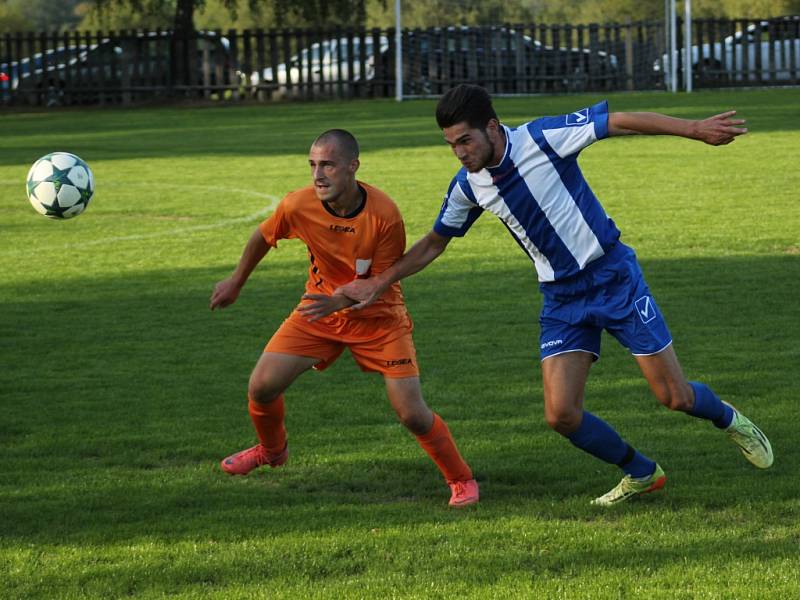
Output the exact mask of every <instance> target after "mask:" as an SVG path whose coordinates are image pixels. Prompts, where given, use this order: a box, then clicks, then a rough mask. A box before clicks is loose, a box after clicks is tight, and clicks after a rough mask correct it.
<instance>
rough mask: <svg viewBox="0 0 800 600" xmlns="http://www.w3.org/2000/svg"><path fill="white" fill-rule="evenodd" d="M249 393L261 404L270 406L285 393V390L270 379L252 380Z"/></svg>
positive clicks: (248, 387)
mask: <svg viewBox="0 0 800 600" xmlns="http://www.w3.org/2000/svg"><path fill="white" fill-rule="evenodd" d="M247 393H248V394H249V395H250V397H251V398H252V399H253V400H254V401H255V402H258V403H259V404H269V403H270V402H272V401H273V400H276V399H277V398H278V396H280V395H281V394H282V393H283V388H282V387H280V386H278V385H276V384H275V382H273V381H271V380H270V379H268V378H256V377H251V378H250V384H249V385H248V386H247Z"/></svg>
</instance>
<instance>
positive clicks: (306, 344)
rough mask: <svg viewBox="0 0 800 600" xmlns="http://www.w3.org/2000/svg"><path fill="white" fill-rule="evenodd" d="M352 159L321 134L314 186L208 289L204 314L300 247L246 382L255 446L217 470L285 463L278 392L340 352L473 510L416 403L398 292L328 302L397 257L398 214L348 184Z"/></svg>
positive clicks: (342, 145)
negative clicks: (302, 286)
mask: <svg viewBox="0 0 800 600" xmlns="http://www.w3.org/2000/svg"><path fill="white" fill-rule="evenodd" d="M358 155H359V149H358V142H357V141H356V139H355V138H354V137H353V136H352V135H351V134H350V133H348V132H347V131H344V130H342V129H331V130H329V131H326V132H325V133H323V134H321V135H320V136H319V137H318V138H317V139H316V140H315V141H314V143H313V144H312V146H311V150H310V151H309V156H308V163H309V166H310V167H311V177H312V181H313V185H310V186H308V187H305V188H303V189H301V190H298V191H295V192H292V193H290V194H288V195H287V196H286V197H285V198H284V199H283V200H282V201H281V202H280V203H279V204H278V207H277V209H276V210H275V212H274V213H273V214H272V216H270V217H269V218H268V219H267V220H266V221H264V222H263V223H261V225H259V227H258V229H257V230H256V231H255V232H253V234H252V236H251V237H250V240H249V241H248V242H247V245H246V246H245V249H244V252H243V254H242V257H241V259H240V260H239V264H238V266H237V267H236V269H235V270H234V272H233V274H232V275H231V276H230V277H228V278H227V279H224V280H222V281H220V282H219V283H217V285H216V287H215V288H214V292H213V294H212V295H211V303H210V307H211V310H214V309H215V308H225V307H227V306H229V305H231V304H233V303H234V302H235V301H236V299H237V297H238V296H239V292H240V291H241V289H242V287H243V286H244V284H245V282H246V281H247V278H248V277H249V276H250V273H251V272H252V271H253V269H255V267H256V266H257V265H258V263H259V262H260V261H261V259H263V258H264V256H266V254H267V252H268V251H269V250H270V248H272V247H275V246H277V243H278V240H281V239H290V238H298V239H300V240H302V241H303V242H304V243H305V244H306V246H307V247H308V256H309V260H310V263H311V264H310V266H309V270H308V281H307V282H306V293H305V294H304V295H303V298H302V300H301V303H300V304H299V305H298V306H297V308H296V309H295V310H294V311H293V312H292V313H291V314H290V315H289V317H288V318H287V319H286V320H285V321H284V322H283V324H282V325H281V326H280V327H279V328H278V330H277V331H276V332H275V334H274V335H273V336H272V339H270V341H269V343H268V344H267V347H266V348H265V350H264V353H263V354H262V355H261V358H260V359H259V360H258V363H257V364H256V366H255V369H253V373H252V375H251V376H250V383H249V386H248V400H249V403H248V408H249V412H250V417H251V418H252V420H253V424H254V425H255V429H256V432H257V434H258V439H259V443H258V444H256V445H255V446H253V447H252V448H248V449H246V450H242V451H241V452H237V453H235V454H233V455H231V456H229V457H228V458H225V459H224V460H223V461H222V463H221V466H222V469H223V470H224V471H226V472H227V473H231V474H236V475H246V474H247V473H249V472H250V471H252V470H253V469H255V468H256V467H260V466H263V465H269V466H270V467H279V466H281V465H282V464H284V463H285V462H286V459H287V456H288V446H287V443H286V429H285V427H284V414H285V406H284V395H283V393H284V391H285V390H286V389H287V388H288V387H289V386H290V385H291V383H292V382H293V381H294V380H295V379H296V378H297V377H298V376H299V375H300V374H301V373H303V372H305V371H307V370H308V369H311V368H312V367H313V368H314V369H317V370H322V369H325V368H327V367H328V366H329V365H330V364H332V363H333V362H334V361H335V360H336V359H337V358H338V356H339V355H340V354H341V353H342V352H343V350H344V348H345V347H347V348H350V352H351V354H352V355H353V357H354V358H355V360H356V362H357V363H358V365H359V366H360V367H361V369H362V370H363V371H370V372H377V373H381V374H382V375H383V378H384V381H385V383H386V392H387V394H388V396H389V401H390V402H391V404H392V408H394V410H395V412H396V413H397V416H398V417H399V419H400V421H401V422H402V423H403V425H405V426H406V427H407V428H408V429H409V431H411V432H412V433H413V434H414V435H415V436H416V439H417V442H418V443H419V445H420V446H421V447H422V449H423V450H425V452H427V453H428V455H429V456H430V457H431V459H432V460H433V461H434V462H435V463H436V466H437V467H439V470H440V471H441V472H442V475H444V478H445V480H446V481H447V483H448V485H449V486H450V490H451V498H450V506H456V507H459V506H466V505H469V504H474V503H476V502H478V497H479V492H478V484H477V482H476V481H475V479H474V478H473V476H472V471H471V470H470V468H469V466H468V465H467V463H466V462H464V460H463V458H462V457H461V455H460V454H459V452H458V448H457V447H456V445H455V442H454V441H453V438H452V436H451V435H450V431H449V430H448V428H447V425H446V423H445V422H444V421H443V420H442V419H441V418H440V417H439V416H438V415H436V414H435V413H433V412H432V411H431V410H430V409H429V408H428V406H427V405H426V404H425V401H424V400H423V398H422V391H421V388H420V381H419V370H418V367H417V358H416V351H415V349H414V343H413V340H412V337H411V331H412V329H413V324H412V322H411V318H410V317H409V315H408V312H407V311H406V307H405V302H404V299H403V293H402V290H401V288H400V284H399V283H395V284H393V285H392V286H390V287H389V288H388V289H387V290H386V292H385V293H384V294H383V295H382V296H381V298H380V299H379V300H378V301H377V302H375V303H374V304H373V305H371V306H370V307H369V308H366V309H364V310H361V311H358V312H357V313H351V312H350V311H347V310H345V309H347V308H348V307H349V306H351V305H353V304H354V303H355V302H354V301H353V300H350V299H349V298H347V297H345V296H343V295H340V294H334V290H336V288H337V287H339V286H342V285H344V284H346V283H348V282H349V281H352V280H354V279H356V278H359V277H362V278H363V277H369V276H371V275H376V274H378V273H381V272H382V271H384V270H386V269H387V268H389V267H390V266H391V265H392V264H394V263H395V262H396V261H397V260H398V259H399V258H400V257H401V256H402V255H403V252H404V251H405V245H406V236H405V227H404V225H403V220H402V217H401V216H400V212H399V210H398V209H397V206H396V205H395V204H394V202H393V201H392V200H391V199H390V198H389V197H388V196H387V195H386V194H384V193H383V192H381V191H380V190H378V189H377V188H374V187H372V186H369V185H367V184H365V183H363V182H360V181H358V180H356V171H357V170H358V167H359V165H360V163H359V159H358ZM323 315H326V316H323Z"/></svg>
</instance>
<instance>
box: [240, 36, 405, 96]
mask: <svg viewBox="0 0 800 600" xmlns="http://www.w3.org/2000/svg"><path fill="white" fill-rule="evenodd" d="M361 40H362V38H361V37H358V36H354V37H351V38H348V37H340V38H334V39H326V40H322V41H320V42H315V43H313V44H311V46H309V47H308V48H303V49H302V50H301V51H300V52H298V53H297V54H295V55H294V56H292V57H291V58H290V59H289V62H288V63H281V64H279V65H277V68H276V70H275V72H273V69H272V67H266V68H264V69H261V70H256V71H253V73H251V75H250V85H251V87H252V90H253V93H254V94H258V93H270V94H271V95H272V97H273V98H288V97H300V96H304V95H306V94H309V93H310V94H313V95H314V96H320V95H326V94H327V93H328V92H330V85H328V84H330V83H331V82H334V83H335V82H340V81H341V82H350V81H355V82H361V81H370V80H372V79H373V78H374V76H375V48H374V38H373V37H372V36H371V35H369V36H366V37H364V53H363V59H364V69H363V70H364V73H363V77H362V72H361V71H362V66H361V63H362V53H361ZM379 45H380V47H379V49H378V52H379V54H383V53H385V52H386V51H387V50H388V49H389V39H388V38H387V37H386V36H380V39H379ZM351 64H352V70H353V72H352V76H351V73H350V68H351Z"/></svg>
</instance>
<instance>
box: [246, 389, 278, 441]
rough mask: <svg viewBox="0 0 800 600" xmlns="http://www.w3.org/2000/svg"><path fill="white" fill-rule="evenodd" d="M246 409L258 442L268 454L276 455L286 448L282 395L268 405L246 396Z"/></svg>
mask: <svg viewBox="0 0 800 600" xmlns="http://www.w3.org/2000/svg"><path fill="white" fill-rule="evenodd" d="M247 399H248V403H247V408H248V410H249V411H250V418H251V419H252V420H253V425H255V427H256V432H257V433H258V440H259V441H260V442H261V445H262V446H264V447H265V448H266V449H267V450H268V451H269V453H270V454H278V453H279V452H281V451H282V450H283V449H284V447H285V446H286V427H284V424H283V417H284V415H285V414H286V408H285V406H284V403H283V394H281V395H280V396H278V397H277V398H276V399H275V400H273V401H272V402H270V403H269V404H260V403H258V402H256V401H255V400H253V399H252V398H251V397H249V396H248V398H247Z"/></svg>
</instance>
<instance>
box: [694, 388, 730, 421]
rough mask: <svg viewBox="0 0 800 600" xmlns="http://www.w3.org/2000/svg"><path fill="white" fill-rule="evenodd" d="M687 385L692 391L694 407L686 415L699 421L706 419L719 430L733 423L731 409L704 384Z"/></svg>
mask: <svg viewBox="0 0 800 600" xmlns="http://www.w3.org/2000/svg"><path fill="white" fill-rule="evenodd" d="M689 385H690V386H692V389H693V390H694V405H693V406H692V410H690V411H689V413H688V414H690V415H692V416H693V417H698V418H699V419H708V420H709V421H711V422H712V423H714V426H715V427H718V428H720V429H725V428H726V427H728V425H730V424H731V421H733V409H732V408H731V407H730V406H728V405H727V404H725V403H724V402H723V401H722V400H720V399H719V398H718V397H717V395H716V394H715V393H714V392H713V391H711V388H710V387H708V386H707V385H705V384H704V383H698V382H697V381H690V382H689Z"/></svg>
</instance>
